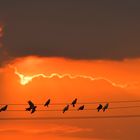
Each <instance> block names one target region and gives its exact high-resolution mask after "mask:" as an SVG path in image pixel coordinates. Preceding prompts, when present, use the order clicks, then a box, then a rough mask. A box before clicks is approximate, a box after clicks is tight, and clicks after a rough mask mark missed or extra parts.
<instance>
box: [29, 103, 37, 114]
mask: <svg viewBox="0 0 140 140" xmlns="http://www.w3.org/2000/svg"><path fill="white" fill-rule="evenodd" d="M28 104H29V107H28V108H26V111H31V114H32V113H34V112H35V111H36V108H37V106H35V105H34V103H33V102H32V101H28Z"/></svg>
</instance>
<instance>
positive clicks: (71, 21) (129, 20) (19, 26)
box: [0, 0, 140, 60]
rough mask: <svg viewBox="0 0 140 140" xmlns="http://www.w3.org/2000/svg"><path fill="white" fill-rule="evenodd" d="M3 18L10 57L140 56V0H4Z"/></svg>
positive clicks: (0, 8) (86, 57)
mask: <svg viewBox="0 0 140 140" xmlns="http://www.w3.org/2000/svg"><path fill="white" fill-rule="evenodd" d="M0 17H1V19H0V20H1V21H3V23H4V24H5V29H4V36H5V37H4V39H3V43H4V46H5V49H6V51H7V53H8V55H9V56H10V58H15V57H21V56H28V55H38V56H62V57H67V58H72V59H113V60H122V59H124V58H137V57H140V39H139V34H140V26H139V25H140V18H139V17H140V1H138V0H134V1H132V0H118V1H111V0H108V1H99V0H97V1H96V0H94V1H91V0H86V1H85V0H75V1H73V2H72V1H64V0H59V1H57V0H53V1H45V0H40V1H37V0H31V1H30V2H29V1H28V2H27V1H22V0H13V1H10V2H9V1H7V0H5V1H3V2H1V4H0ZM4 59H7V58H4Z"/></svg>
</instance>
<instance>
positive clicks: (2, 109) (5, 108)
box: [0, 105, 8, 112]
mask: <svg viewBox="0 0 140 140" xmlns="http://www.w3.org/2000/svg"><path fill="white" fill-rule="evenodd" d="M7 107H8V105H5V106H3V107H2V108H1V109H0V112H2V111H6V110H7Z"/></svg>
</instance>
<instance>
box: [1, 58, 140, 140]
mask: <svg viewBox="0 0 140 140" xmlns="http://www.w3.org/2000/svg"><path fill="white" fill-rule="evenodd" d="M11 65H12V66H14V67H16V68H17V70H18V72H19V73H21V74H23V75H25V76H32V75H35V74H40V73H42V74H45V75H50V74H52V73H58V74H65V73H69V74H71V75H79V74H80V75H86V76H92V77H104V78H107V79H109V80H111V81H112V82H114V83H116V84H122V85H123V84H127V87H125V88H120V87H115V86H113V85H111V83H109V82H107V81H105V80H95V81H91V80H89V79H84V78H76V79H69V78H68V77H65V78H63V79H59V78H57V77H54V78H51V79H48V78H43V77H38V78H34V79H33V80H32V82H29V83H28V84H27V85H24V86H23V85H21V84H20V79H19V77H18V76H17V75H16V74H15V73H14V69H13V68H11ZM139 71H140V59H133V60H124V61H102V60H100V61H99V60H98V61H84V60H83V61H82V60H70V59H64V58H38V57H33V56H32V57H25V58H19V59H16V60H14V61H13V62H11V63H10V66H9V65H6V66H5V67H4V68H1V71H0V81H1V83H2V84H1V86H0V87H1V103H4V104H5V103H23V104H26V103H27V101H28V100H33V101H34V102H35V103H44V102H45V101H46V100H47V99H48V98H51V99H52V102H53V103H56V102H57V103H58V102H63V103H67V102H71V101H72V100H73V99H74V98H75V97H77V98H78V101H79V102H89V101H90V102H91V101H92V102H96V101H105V102H109V101H117V100H136V99H137V100H138V99H140V94H139V93H140V86H139V84H140V74H139ZM123 105H126V104H119V106H123ZM130 105H138V104H136V103H133V104H130ZM110 106H111V107H115V106H117V105H115V104H110ZM25 107H26V106H23V108H21V106H17V107H16V109H25ZM63 107H64V106H57V107H54V106H50V108H51V109H52V108H53V109H63ZM77 107H78V106H77ZM96 107H97V104H96V105H95V104H94V105H87V106H86V108H93V109H95V108H96ZM42 108H43V107H38V109H42ZM9 109H15V108H14V107H13V106H11V107H9ZM138 112H139V108H137V109H132V110H123V109H122V110H109V111H108V112H106V114H105V113H102V112H101V113H100V114H99V113H97V112H96V111H88V112H80V113H79V112H67V113H66V114H65V116H86V115H101V116H102V115H124V114H138ZM7 115H8V116H11V117H18V116H20V117H30V116H31V114H30V113H28V112H7V113H6V112H5V113H2V116H4V117H5V116H6V117H7ZM46 115H47V116H54V117H62V116H63V114H62V113H61V112H50V113H48V112H47V113H46V112H36V113H35V114H33V117H39V116H40V117H41V116H42V117H44V116H46ZM91 121H92V122H91ZM112 121H113V122H112ZM131 121H132V120H130V119H128V120H127V121H125V122H124V121H123V120H117V121H116V120H108V121H107V122H106V121H104V120H100V121H95V120H84V121H82V120H81V121H80V120H79V121H75V120H74V121H72V120H68V121H63V122H62V121H49V122H47V121H45V122H43V121H41V122H40V121H37V122H35V123H33V122H30V123H29V124H30V125H29V124H28V122H26V123H23V122H20V123H21V126H20V127H19V125H18V121H17V122H15V124H16V125H14V124H13V122H10V123H11V125H10V126H9V124H7V123H6V122H3V124H2V126H1V129H0V133H1V134H2V135H1V136H0V137H1V138H4V137H6V136H7V133H8V132H9V135H10V136H13V138H14V137H15V136H16V135H18V136H23V139H24V138H25V137H26V138H29V137H30V139H31V137H32V138H35V137H34V136H32V135H33V134H34V133H35V136H36V139H37V138H38V137H39V138H42V139H43V138H46V137H47V136H48V137H49V138H50V139H52V140H57V139H65V137H66V138H67V139H70V140H71V139H78V138H79V139H81V137H83V139H84V140H88V139H89V140H90V139H93V138H94V139H95V140H100V139H101V140H102V139H103V140H104V139H105V138H108V139H109V138H110V139H111V138H113V134H114V135H117V136H121V135H122V131H126V132H129V131H130V129H129V127H128V126H129V125H130V124H131ZM101 122H102V123H101ZM60 123H62V124H63V125H62V127H59V126H60ZM23 124H24V126H23ZM48 124H49V126H48ZM54 124H55V126H54ZM102 124H104V125H102ZM107 124H108V131H105V132H103V134H102V135H99V134H100V133H99V130H100V127H102V128H101V129H102V130H104V129H105V125H107ZM136 124H137V125H136ZM138 124H140V123H139V119H135V121H134V120H133V123H132V124H131V125H132V126H135V127H136V128H139V125H138ZM46 125H47V126H46ZM122 125H125V126H126V127H122ZM7 126H8V127H9V129H7ZM11 126H12V127H11ZM13 126H14V127H13ZM114 126H115V127H114ZM48 127H50V128H51V129H54V128H55V129H56V130H55V129H54V130H52V131H53V132H51V133H50V132H49V131H50V129H49V130H48ZM67 129H68V132H67V131H66V132H65V134H64V133H63V130H67ZM69 129H70V130H69ZM77 129H78V132H77ZM112 129H113V130H112ZM121 129H122V130H121ZM23 130H24V132H23ZM19 131H22V132H19ZM42 131H43V132H42ZM112 131H113V132H112ZM120 131H121V132H120ZM94 132H95V133H94ZM110 132H112V133H113V134H112V135H109V133H110ZM26 133H27V135H26V136H25V134H26ZM134 133H135V132H132V134H134ZM104 134H105V135H106V136H104ZM87 135H88V136H87ZM125 137H126V138H127V136H125Z"/></svg>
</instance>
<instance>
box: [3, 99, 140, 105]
mask: <svg viewBox="0 0 140 140" xmlns="http://www.w3.org/2000/svg"><path fill="white" fill-rule="evenodd" d="M99 103H116V104H117V103H140V100H120V101H98V102H77V104H99ZM66 104H71V103H52V104H50V105H66ZM0 105H5V104H0ZM7 105H28V104H12V103H10V104H7ZM36 105H44V104H36Z"/></svg>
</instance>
